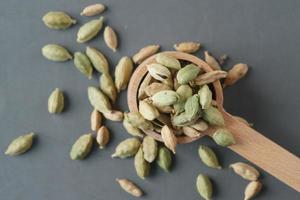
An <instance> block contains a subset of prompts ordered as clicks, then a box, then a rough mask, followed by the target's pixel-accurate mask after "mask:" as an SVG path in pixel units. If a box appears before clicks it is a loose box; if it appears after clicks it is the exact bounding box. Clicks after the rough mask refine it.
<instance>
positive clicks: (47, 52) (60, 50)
mask: <svg viewBox="0 0 300 200" xmlns="http://www.w3.org/2000/svg"><path fill="white" fill-rule="evenodd" d="M42 54H43V56H44V57H45V58H47V59H48V60H51V61H55V62H64V61H67V60H71V59H72V55H71V54H70V53H69V52H68V50H67V49H66V48H65V47H63V46H61V45H58V44H47V45H45V46H44V47H43V48H42Z"/></svg>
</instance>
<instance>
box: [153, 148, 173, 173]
mask: <svg viewBox="0 0 300 200" xmlns="http://www.w3.org/2000/svg"><path fill="white" fill-rule="evenodd" d="M156 162H157V164H158V166H159V167H160V168H162V169H163V170H164V171H166V172H169V171H170V168H171V165H172V154H171V151H170V150H169V149H167V148H166V147H161V148H160V149H159V151H158V155H157V160H156Z"/></svg>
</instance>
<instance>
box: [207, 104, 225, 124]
mask: <svg viewBox="0 0 300 200" xmlns="http://www.w3.org/2000/svg"><path fill="white" fill-rule="evenodd" d="M203 119H204V120H205V121H206V122H208V123H209V124H211V125H215V126H224V125H225V122H224V118H223V115H222V113H221V112H220V111H219V110H218V109H217V108H215V107H213V106H210V107H208V108H207V109H205V110H204V112H203Z"/></svg>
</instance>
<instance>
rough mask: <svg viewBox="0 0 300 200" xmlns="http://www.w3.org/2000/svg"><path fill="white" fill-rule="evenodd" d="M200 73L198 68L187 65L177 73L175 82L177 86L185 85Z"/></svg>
mask: <svg viewBox="0 0 300 200" xmlns="http://www.w3.org/2000/svg"><path fill="white" fill-rule="evenodd" d="M200 71H201V69H200V67H198V66H196V65H194V64H188V65H186V66H185V67H183V68H182V69H180V70H179V71H178V72H177V75H176V78H177V81H178V83H179V84H186V83H188V82H190V81H192V80H194V79H195V78H196V77H197V76H198V74H199V72H200Z"/></svg>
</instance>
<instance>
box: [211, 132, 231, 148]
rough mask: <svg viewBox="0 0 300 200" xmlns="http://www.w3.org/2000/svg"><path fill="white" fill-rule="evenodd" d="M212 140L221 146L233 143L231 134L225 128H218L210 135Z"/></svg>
mask: <svg viewBox="0 0 300 200" xmlns="http://www.w3.org/2000/svg"><path fill="white" fill-rule="evenodd" d="M212 138H213V140H214V141H215V142H216V143H217V144H218V145H221V146H223V147H227V146H230V145H233V144H235V143H236V142H235V139H234V137H233V135H232V134H231V133H230V131H229V130H227V129H218V130H217V131H216V132H215V133H214V134H213V136H212Z"/></svg>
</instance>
